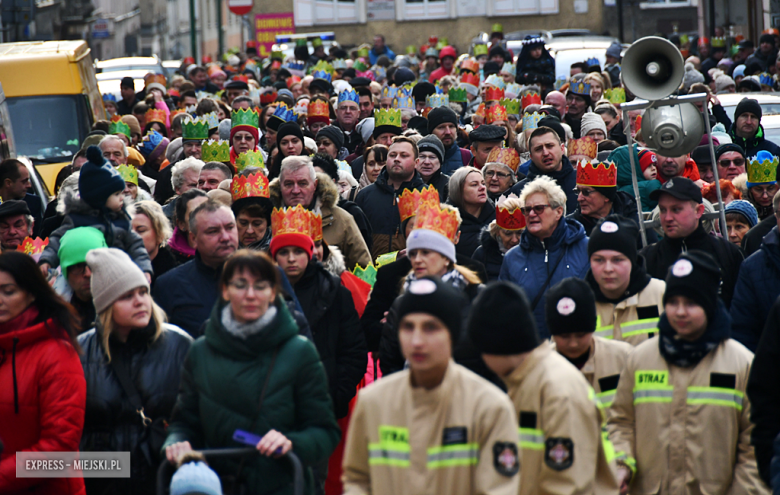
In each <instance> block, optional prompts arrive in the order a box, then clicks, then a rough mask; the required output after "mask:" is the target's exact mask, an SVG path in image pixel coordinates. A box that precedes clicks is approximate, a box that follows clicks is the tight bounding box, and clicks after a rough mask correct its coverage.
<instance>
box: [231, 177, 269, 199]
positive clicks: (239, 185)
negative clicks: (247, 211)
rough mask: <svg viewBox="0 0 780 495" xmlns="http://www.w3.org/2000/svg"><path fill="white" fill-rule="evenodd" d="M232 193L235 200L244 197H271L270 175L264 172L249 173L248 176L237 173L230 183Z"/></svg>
mask: <svg viewBox="0 0 780 495" xmlns="http://www.w3.org/2000/svg"><path fill="white" fill-rule="evenodd" d="M230 195H231V196H232V197H233V201H234V202H235V201H238V200H239V199H244V198H270V197H271V192H270V190H269V189H268V177H266V176H265V174H263V173H255V174H249V176H248V177H243V176H240V175H236V176H235V177H234V178H233V181H232V182H231V183H230Z"/></svg>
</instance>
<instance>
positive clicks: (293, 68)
mask: <svg viewBox="0 0 780 495" xmlns="http://www.w3.org/2000/svg"><path fill="white" fill-rule="evenodd" d="M286 67H287V70H288V71H290V74H292V75H294V76H303V75H304V68H305V67H306V64H305V63H304V62H299V61H297V60H291V61H289V62H287V65H286Z"/></svg>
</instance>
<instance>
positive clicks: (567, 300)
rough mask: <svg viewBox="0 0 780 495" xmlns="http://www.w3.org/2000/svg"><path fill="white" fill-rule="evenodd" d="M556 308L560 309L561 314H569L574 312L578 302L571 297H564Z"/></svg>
mask: <svg viewBox="0 0 780 495" xmlns="http://www.w3.org/2000/svg"><path fill="white" fill-rule="evenodd" d="M556 309H557V310H558V313H559V314H562V315H563V316H569V315H570V314H572V313H574V310H575V309H577V303H575V302H574V299H572V298H571V297H562V298H561V300H560V301H558V305H557V306H556Z"/></svg>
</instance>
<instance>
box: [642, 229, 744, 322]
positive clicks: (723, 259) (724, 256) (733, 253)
mask: <svg viewBox="0 0 780 495" xmlns="http://www.w3.org/2000/svg"><path fill="white" fill-rule="evenodd" d="M691 249H700V250H702V251H705V252H707V253H709V254H710V255H711V256H712V257H713V258H715V260H716V261H717V262H718V266H720V273H721V280H722V282H721V286H720V297H721V299H723V302H724V303H725V304H726V306H727V307H730V306H731V297H732V295H733V294H734V286H735V285H736V284H737V275H738V274H739V267H740V266H741V265H742V259H743V258H742V251H741V250H740V249H739V248H738V247H737V246H735V245H734V244H732V243H730V242H728V241H727V240H725V239H723V238H722V237H715V236H712V235H709V234H708V233H707V232H705V231H704V227H702V226H701V224H700V225H699V227H698V228H697V229H696V230H694V231H693V233H692V234H691V235H689V236H688V237H686V238H684V239H671V238H669V237H664V238H662V239H661V240H660V241H658V242H657V243H655V244H650V245H649V246H647V247H646V248H644V249H642V251H641V254H642V255H643V256H644V257H645V261H646V262H647V263H646V267H647V273H648V274H649V275H650V276H651V277H653V278H659V279H661V280H666V274H667V272H668V271H669V267H670V266H672V264H673V263H674V262H675V261H677V258H678V257H679V256H680V254H681V253H682V252H683V251H690V250H691Z"/></svg>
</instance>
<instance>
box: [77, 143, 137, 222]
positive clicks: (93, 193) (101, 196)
mask: <svg viewBox="0 0 780 495" xmlns="http://www.w3.org/2000/svg"><path fill="white" fill-rule="evenodd" d="M131 166H132V165H131ZM124 189H125V180H124V179H123V178H122V176H121V175H119V172H117V171H116V169H114V167H112V166H111V164H110V163H108V161H107V160H106V159H105V158H104V157H103V152H102V151H101V150H100V148H98V147H97V146H90V147H89V148H87V161H86V162H84V165H82V166H81V173H80V174H79V195H80V196H81V199H83V200H84V202H85V203H87V204H88V205H89V206H91V207H92V208H95V209H96V210H102V209H103V207H104V206H106V201H108V197H109V196H111V195H112V194H114V193H116V192H119V191H124Z"/></svg>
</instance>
